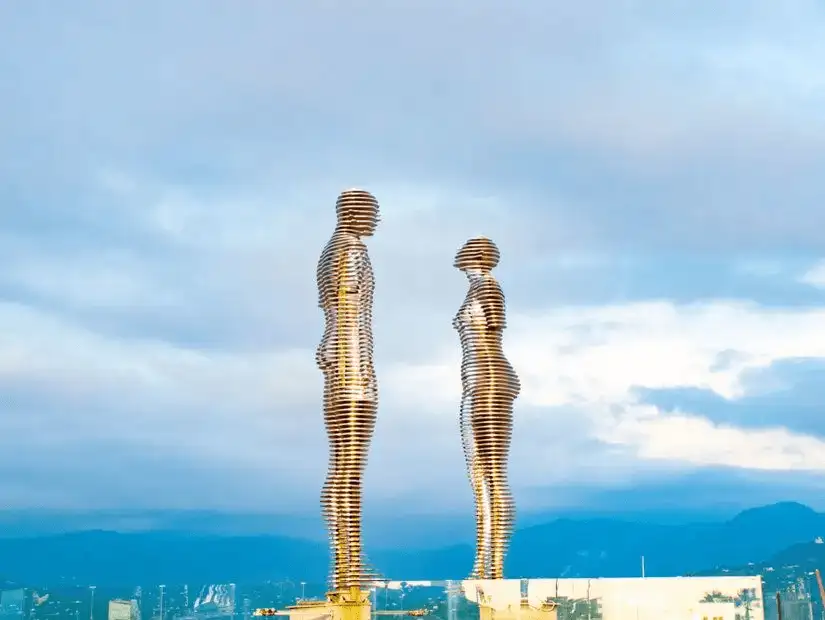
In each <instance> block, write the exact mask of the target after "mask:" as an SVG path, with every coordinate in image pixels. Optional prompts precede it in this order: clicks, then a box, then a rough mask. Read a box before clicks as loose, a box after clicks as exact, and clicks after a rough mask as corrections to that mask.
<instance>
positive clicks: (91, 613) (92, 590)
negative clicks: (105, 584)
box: [89, 586, 97, 620]
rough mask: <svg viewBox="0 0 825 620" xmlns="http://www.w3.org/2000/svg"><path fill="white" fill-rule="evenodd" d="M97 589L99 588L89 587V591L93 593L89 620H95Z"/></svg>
mask: <svg viewBox="0 0 825 620" xmlns="http://www.w3.org/2000/svg"><path fill="white" fill-rule="evenodd" d="M95 588H97V586H89V591H90V592H91V593H92V596H91V601H90V603H89V620H95Z"/></svg>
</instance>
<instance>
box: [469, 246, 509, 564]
mask: <svg viewBox="0 0 825 620" xmlns="http://www.w3.org/2000/svg"><path fill="white" fill-rule="evenodd" d="M498 261H499V251H498V248H497V247H496V245H495V244H494V243H493V242H492V241H490V240H489V239H487V238H486V237H475V238H473V239H470V240H469V241H467V242H466V243H465V244H464V245H463V246H462V248H461V249H460V250H459V251H458V254H456V257H455V267H457V268H458V269H460V270H461V271H463V272H464V273H465V274H466V275H467V278H468V279H469V282H470V289H469V291H468V292H467V297H466V298H465V299H464V303H463V304H462V305H461V308H460V309H459V311H458V314H457V315H456V317H455V319H454V320H453V326H454V327H455V328H456V329H457V330H458V333H459V336H460V339H461V348H462V351H463V358H462V362H461V382H462V388H463V391H462V392H463V393H462V400H461V414H460V426H461V438H462V444H463V447H464V456H465V459H466V463H467V473H468V475H469V478H470V485H471V487H472V490H473V496H474V499H475V510H476V557H475V562H474V564H473V571H472V573H471V576H470V578H471V579H503V578H504V556H505V554H506V551H507V546H508V544H509V541H510V536H511V533H512V529H513V521H514V518H515V507H514V504H513V499H512V496H511V494H510V488H509V485H508V481H507V460H508V456H509V451H510V438H511V436H512V430H513V401H514V400H515V399H516V397H517V396H518V394H519V391H520V389H521V386H520V384H519V380H518V377H517V376H516V373H515V371H514V370H513V367H512V366H511V365H510V363H509V362H508V361H507V358H506V357H505V356H504V352H503V350H502V333H503V331H504V328H505V327H506V321H505V304H504V293H503V292H502V290H501V287H500V286H499V284H498V281H497V280H496V279H495V277H494V276H493V275H492V273H491V271H492V269H493V268H494V267H495V266H496V265H497V264H498Z"/></svg>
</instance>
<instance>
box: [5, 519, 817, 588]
mask: <svg viewBox="0 0 825 620" xmlns="http://www.w3.org/2000/svg"><path fill="white" fill-rule="evenodd" d="M818 536H825V514H821V513H817V512H815V511H814V510H812V509H811V508H808V507H807V506H803V505H801V504H796V503H780V504H774V505H771V506H765V507H762V508H754V509H751V510H747V511H745V512H742V513H740V514H739V515H737V516H736V517H735V518H733V519H731V520H729V521H725V522H720V523H697V524H683V525H675V524H668V525H662V524H655V523H645V522H641V521H627V520H619V519H607V518H600V519H584V520H576V519H558V520H555V521H553V522H551V523H546V524H543V525H536V526H533V527H528V528H525V529H522V530H519V531H517V532H516V533H515V535H514V537H513V542H512V547H511V550H510V553H509V555H508V561H507V573H508V575H509V576H511V577H582V576H589V577H623V576H636V575H640V574H641V564H642V560H641V558H642V556H644V558H645V570H646V574H647V575H648V576H673V575H683V574H687V573H695V572H698V571H707V570H708V569H711V568H713V567H719V570H723V568H724V567H743V566H747V565H748V563H751V562H752V563H760V562H762V561H763V560H764V559H765V558H771V560H770V561H772V562H775V563H776V562H780V563H781V562H784V561H785V559H783V557H784V556H783V554H790V556H789V557H791V556H792V557H796V554H802V555H804V554H805V553H812V554H813V555H811V563H812V565H813V564H815V563H816V562H819V561H820V559H823V560H825V557H823V554H822V553H820V550H819V548H821V547H822V545H812V544H808V543H811V541H813V540H814V539H815V538H816V537H818ZM800 544H801V546H799V545H800ZM794 545H797V546H796V547H795V546H794ZM806 550H808V551H806ZM368 553H369V556H370V560H371V562H372V564H374V565H375V567H376V568H377V569H378V570H379V571H380V572H381V574H383V575H385V576H387V577H389V578H393V579H410V580H413V579H457V578H463V577H465V576H466V573H467V572H468V570H469V567H470V564H471V561H472V548H471V547H470V546H468V545H456V546H452V547H445V548H439V549H432V550H408V551H405V550H403V549H369V550H368ZM327 558H328V550H327V547H326V545H325V544H323V543H320V542H317V541H311V540H302V539H296V538H287V537H279V536H232V535H230V536H216V535H204V534H194V533H193V534H187V533H181V532H132V533H128V532H127V533H117V532H107V531H86V532H75V533H65V534H59V535H49V536H31V537H27V538H5V539H0V567H2V574H3V575H4V576H5V577H6V578H8V579H12V580H14V581H16V582H21V583H25V584H29V585H50V584H53V583H60V582H62V583H66V582H68V581H71V582H75V583H81V584H83V583H85V584H97V585H101V586H103V585H118V586H120V585H127V584H134V585H137V584H141V585H151V584H157V583H167V584H173V583H208V582H226V581H234V582H236V583H261V582H264V581H267V580H277V579H285V578H291V579H293V580H304V581H308V582H322V581H323V580H324V579H325V577H326V573H327V562H328V560H327ZM822 568H825V565H823V566H822ZM727 570H735V569H727Z"/></svg>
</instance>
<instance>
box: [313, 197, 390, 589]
mask: <svg viewBox="0 0 825 620" xmlns="http://www.w3.org/2000/svg"><path fill="white" fill-rule="evenodd" d="M335 210H336V212H337V215H338V223H337V225H336V227H335V231H334V232H333V234H332V238H331V239H330V240H329V242H328V243H327V245H326V247H325V248H324V251H323V253H322V254H321V259H320V261H319V262H318V296H319V305H320V307H321V309H322V310H323V311H324V319H325V329H324V336H323V339H322V340H321V344H320V345H319V347H318V351H317V356H316V360H317V362H318V366H319V368H320V369H321V370H322V372H323V373H324V423H325V425H326V429H327V435H328V437H329V444H330V458H329V469H328V473H327V479H326V483H325V484H324V489H323V492H322V494H321V505H322V507H323V511H324V517H325V519H326V522H327V527H328V529H329V536H330V544H331V548H332V569H331V572H330V585H331V586H332V589H333V590H339V591H342V592H343V591H349V590H351V589H352V592H360V590H358V588H360V586H361V584H364V583H366V582H368V581H369V580H370V578H371V575H370V571H369V570H367V568H366V566H365V562H364V557H363V553H362V548H361V495H362V478H363V474H364V469H365V467H366V464H367V452H368V448H369V443H370V439H371V437H372V432H373V428H374V427H375V420H376V416H377V412H378V384H377V381H376V377H375V369H374V367H373V357H372V355H373V340H372V303H373V289H374V277H373V272H372V266H371V264H370V259H369V255H368V253H367V247H366V245H364V242H363V241H362V240H361V238H362V237H368V236H371V235H372V234H373V232H374V231H375V228H376V226H377V224H378V202H377V201H376V199H375V198H374V197H373V196H372V195H371V194H370V193H369V192H365V191H363V190H348V191H345V192H343V193H342V194H341V195H340V196H339V197H338V200H337V202H336V205H335Z"/></svg>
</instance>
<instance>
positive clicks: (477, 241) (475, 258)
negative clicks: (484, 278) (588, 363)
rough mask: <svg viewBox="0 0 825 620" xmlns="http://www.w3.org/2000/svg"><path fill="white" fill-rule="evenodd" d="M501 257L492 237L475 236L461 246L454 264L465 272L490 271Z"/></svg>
mask: <svg viewBox="0 0 825 620" xmlns="http://www.w3.org/2000/svg"><path fill="white" fill-rule="evenodd" d="M500 257H501V255H500V254H499V251H498V247H496V244H495V243H493V242H492V241H491V240H490V239H488V238H487V237H473V238H472V239H469V240H468V241H467V242H466V243H465V244H464V245H463V246H461V249H460V250H459V251H458V253H457V254H456V255H455V262H454V263H453V265H454V266H455V267H456V268H457V269H460V270H461V271H464V272H470V271H478V272H481V273H489V272H490V271H492V270H493V268H494V267H495V266H496V265H498V261H499V258H500Z"/></svg>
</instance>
